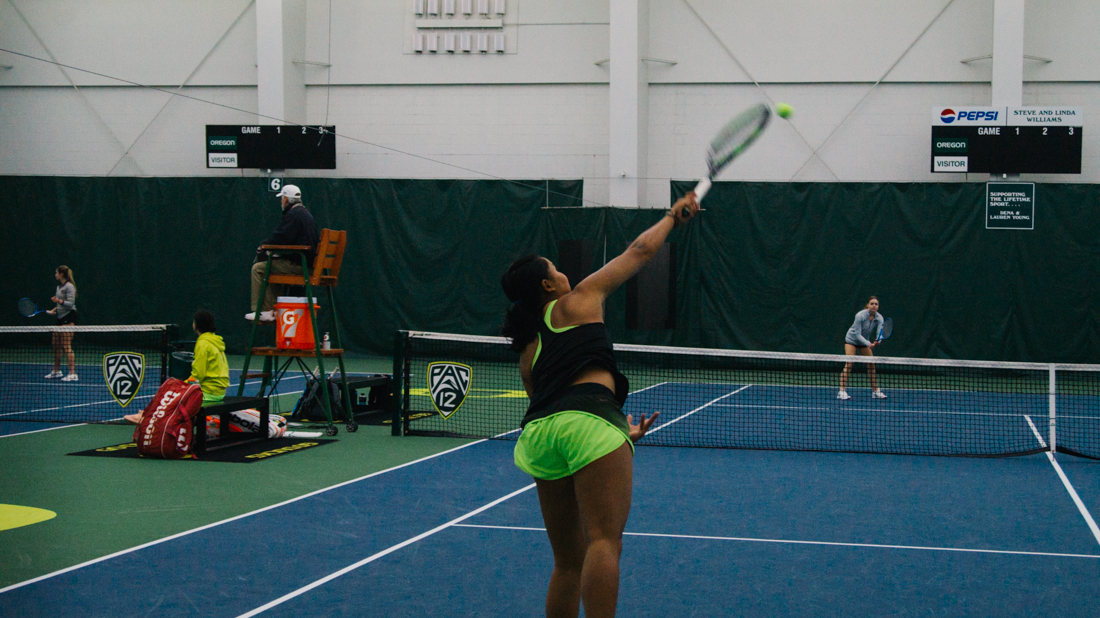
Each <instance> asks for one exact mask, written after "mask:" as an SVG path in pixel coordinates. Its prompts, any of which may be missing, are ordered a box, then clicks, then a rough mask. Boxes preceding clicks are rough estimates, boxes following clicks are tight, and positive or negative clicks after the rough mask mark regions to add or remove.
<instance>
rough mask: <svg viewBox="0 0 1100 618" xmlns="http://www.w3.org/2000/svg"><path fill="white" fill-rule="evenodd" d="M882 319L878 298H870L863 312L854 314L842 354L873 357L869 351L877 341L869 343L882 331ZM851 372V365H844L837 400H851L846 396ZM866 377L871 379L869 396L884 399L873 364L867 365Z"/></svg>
mask: <svg viewBox="0 0 1100 618" xmlns="http://www.w3.org/2000/svg"><path fill="white" fill-rule="evenodd" d="M882 323H883V318H882V314H881V313H879V312H878V298H877V297H875V296H872V297H871V298H870V299H868V300H867V304H866V305H865V306H864V308H863V311H860V312H859V313H857V314H856V319H855V322H852V326H851V328H849V329H848V333H847V334H846V335H844V354H845V355H847V356H855V355H856V353H857V352H858V353H859V354H860V355H861V356H874V353H873V352H872V351H871V350H872V349H873V348H874V347H875V346H877V345H878V344H879V343H880V342H879V341H871V337H874V335H875V333H876V332H879V331H881V330H882ZM851 371H852V363H845V365H844V371H843V372H841V374H840V392H838V393H837V394H836V398H837V399H851V398H852V397H851V396H850V395H849V394H848V391H847V387H848V374H849V373H851ZM867 377H868V378H870V379H871V396H872V397H874V398H875V399H886V393H884V392H882V391H881V390H879V387H878V380H877V379H876V378H875V365H874V363H867Z"/></svg>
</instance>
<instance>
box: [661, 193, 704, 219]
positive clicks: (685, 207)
mask: <svg viewBox="0 0 1100 618" xmlns="http://www.w3.org/2000/svg"><path fill="white" fill-rule="evenodd" d="M698 212H699V202H698V201H697V200H696V199H695V194H694V193H688V194H687V195H685V196H684V197H681V198H680V199H678V200H676V203H675V204H673V205H672V208H670V209H669V211H668V214H670V215H672V218H673V219H675V221H676V225H680V224H682V223H687V222H688V221H690V220H691V218H692V217H694V216H695V214H696V213H698Z"/></svg>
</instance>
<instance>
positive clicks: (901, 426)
mask: <svg viewBox="0 0 1100 618" xmlns="http://www.w3.org/2000/svg"><path fill="white" fill-rule="evenodd" d="M615 356H616V359H617V361H618V365H619V370H620V371H622V372H623V373H624V374H625V375H626V376H627V378H629V380H630V389H631V393H630V396H629V397H628V398H627V402H626V405H625V407H624V411H625V412H626V413H628V414H633V415H635V417H637V416H638V415H639V414H641V413H647V414H650V413H652V412H654V411H660V412H661V415H660V417H659V418H658V420H657V422H656V423H655V424H654V426H653V427H652V428H651V429H650V432H649V433H648V434H647V435H646V436H645V437H644V438H643V439H642V440H641V441H640V442H639V444H640V445H658V446H687V447H711V448H743V449H777V450H801V451H837V452H859V453H894V454H913V455H956V456H1008V455H1025V454H1031V453H1038V452H1043V451H1048V450H1051V449H1052V448H1054V449H1056V450H1057V451H1059V452H1064V453H1069V454H1073V455H1079V456H1084V457H1090V458H1100V366H1097V365H1061V364H1040V363H991V362H980V361H951V360H933V359H915V358H890V357H873V358H868V357H850V356H840V355H827V354H785V353H774V352H750V351H736V350H712V349H696V348H671V347H654V346H637V345H616V346H615ZM518 358H519V357H518V355H517V354H516V353H515V352H512V351H511V350H509V349H508V343H507V340H506V339H504V338H500V337H476V336H464V335H447V334H442V333H425V332H406V331H401V332H399V333H398V335H397V338H396V342H395V353H394V373H395V376H394V380H395V382H397V387H398V389H399V392H400V396H399V397H396V398H395V399H394V402H395V404H394V405H395V410H394V417H395V423H396V422H398V421H399V422H400V424H401V431H403V432H404V433H406V434H411V435H443V436H456V437H476V438H498V439H506V440H515V439H517V438H518V437H519V425H520V421H521V419H522V418H523V414H524V412H525V411H526V409H527V405H528V399H527V394H526V392H525V391H524V389H523V384H522V382H521V380H520V376H519V370H518V365H517V363H518ZM848 363H851V364H852V365H851V369H850V372H849V374H848V382H847V389H846V394H847V395H848V397H849V398H848V399H839V398H838V394H839V385H840V381H841V376H842V373H843V372H844V369H845V366H846V365H847V364H848ZM872 378H873V379H874V380H875V383H876V384H877V386H878V387H879V389H881V393H882V394H883V395H885V398H878V397H875V396H874V391H873V390H872V387H871V381H872ZM395 433H398V432H397V431H395Z"/></svg>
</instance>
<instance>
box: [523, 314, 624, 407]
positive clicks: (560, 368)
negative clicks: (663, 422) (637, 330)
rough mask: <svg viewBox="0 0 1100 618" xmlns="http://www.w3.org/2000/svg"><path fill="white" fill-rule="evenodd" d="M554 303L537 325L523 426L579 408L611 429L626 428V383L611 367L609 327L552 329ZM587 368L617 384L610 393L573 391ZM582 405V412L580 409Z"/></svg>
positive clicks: (591, 387)
mask: <svg viewBox="0 0 1100 618" xmlns="http://www.w3.org/2000/svg"><path fill="white" fill-rule="evenodd" d="M556 303H557V301H556V300H555V301H552V302H550V303H549V304H548V305H547V306H546V312H545V313H544V315H543V320H542V322H540V323H539V333H538V348H537V349H536V351H535V359H534V361H533V362H532V363H531V381H532V382H533V383H534V392H533V393H532V395H531V405H530V406H529V407H528V408H527V414H525V415H524V417H523V423H522V426H526V425H527V423H530V422H531V421H533V420H536V419H540V418H545V417H547V416H550V415H552V414H555V413H557V412H562V411H564V410H576V409H580V410H584V411H585V412H591V413H592V414H595V415H597V416H599V417H601V418H604V419H606V420H608V421H610V422H611V423H612V424H613V425H615V426H620V425H621V426H622V427H626V417H625V416H624V415H623V413H622V405H623V403H625V402H626V395H627V392H628V391H629V390H630V384H629V382H628V381H627V379H626V376H624V375H623V374H621V373H619V369H618V367H617V365H616V364H615V352H614V349H613V348H612V344H611V336H610V335H609V334H608V332H607V326H606V325H604V323H603V322H592V323H590V324H581V325H579V326H567V327H565V328H552V327H551V326H550V314H551V312H552V311H553V310H554V305H555V304H556ZM591 364H595V365H597V366H599V367H603V368H604V369H606V370H608V371H609V372H611V375H612V377H613V378H614V379H615V392H614V393H612V392H611V391H609V390H608V389H607V387H605V386H602V385H599V384H578V385H576V386H575V387H571V384H572V383H573V380H575V379H576V378H577V376H578V375H580V374H581V372H582V371H583V370H584V369H585V368H587V367H588V366H589V365H591ZM582 387H583V388H582ZM582 394H583V396H581V397H579V398H578V395H582ZM574 400H576V401H574ZM582 405H583V406H585V407H579V406H582ZM574 406H577V407H574Z"/></svg>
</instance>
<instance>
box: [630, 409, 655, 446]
mask: <svg viewBox="0 0 1100 618" xmlns="http://www.w3.org/2000/svg"><path fill="white" fill-rule="evenodd" d="M660 414H661V413H660V412H654V413H653V416H651V417H649V418H646V416H645V412H642V419H641V420H640V421H638V424H634V415H633V414H627V415H626V424H627V425H629V426H630V441H631V442H637V441H638V440H641V439H642V436H644V435H645V432H647V431H649V428H650V427H651V426H652V425H653V421H655V420H657V417H658V416H659V415H660Z"/></svg>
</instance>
